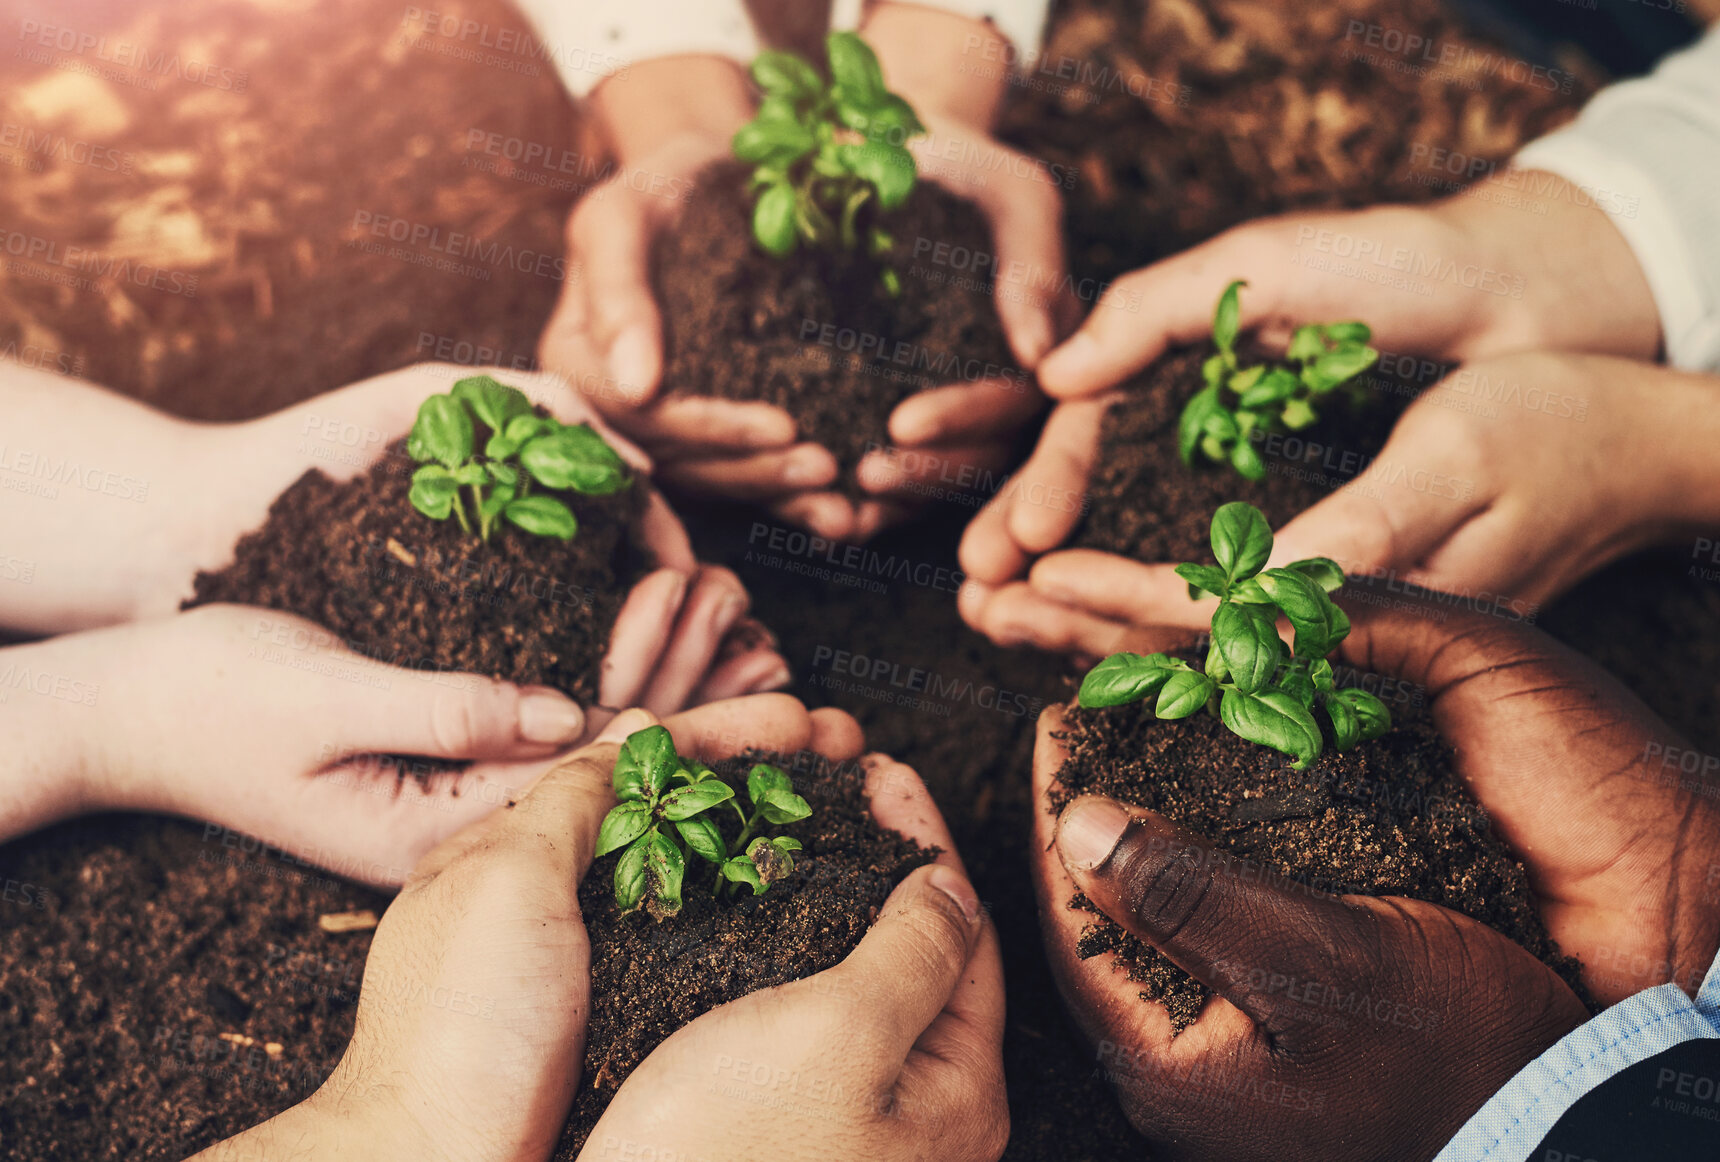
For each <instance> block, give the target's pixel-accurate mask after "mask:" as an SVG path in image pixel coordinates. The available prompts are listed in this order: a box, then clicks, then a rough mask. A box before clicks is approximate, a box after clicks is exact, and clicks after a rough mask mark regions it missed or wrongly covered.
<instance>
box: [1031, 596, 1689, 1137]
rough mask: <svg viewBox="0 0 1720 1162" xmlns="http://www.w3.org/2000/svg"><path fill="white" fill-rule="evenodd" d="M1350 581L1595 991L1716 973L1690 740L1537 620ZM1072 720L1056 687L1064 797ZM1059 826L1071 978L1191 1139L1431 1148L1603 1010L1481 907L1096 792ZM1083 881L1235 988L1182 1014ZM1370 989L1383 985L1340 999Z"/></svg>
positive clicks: (1048, 882) (1360, 660) (1082, 1015)
mask: <svg viewBox="0 0 1720 1162" xmlns="http://www.w3.org/2000/svg"><path fill="white" fill-rule="evenodd" d="M1358 588H1360V586H1359V584H1358V583H1357V582H1354V581H1352V582H1351V583H1350V584H1349V585H1348V586H1347V587H1346V591H1345V592H1347V593H1349V594H1350V595H1351V596H1352V597H1354V596H1355V595H1356V594H1355V591H1356V590H1357V589H1358ZM1381 596H1382V597H1383V596H1385V595H1381ZM1343 599H1344V593H1340V594H1339V600H1340V603H1344V604H1346V607H1347V610H1348V612H1349V613H1350V615H1351V618H1352V620H1353V623H1354V629H1353V631H1352V633H1351V635H1350V637H1349V639H1348V640H1347V641H1346V642H1345V643H1344V645H1343V647H1342V648H1341V650H1340V657H1341V660H1343V661H1345V662H1348V663H1350V664H1352V665H1355V666H1357V667H1359V668H1362V669H1364V670H1372V671H1375V672H1378V673H1381V674H1386V675H1390V676H1393V677H1396V678H1399V679H1400V680H1403V681H1407V682H1410V683H1414V684H1418V685H1420V686H1422V687H1424V688H1425V690H1426V694H1427V699H1428V703H1429V705H1430V707H1431V710H1432V713H1433V717H1434V721H1435V723H1436V725H1437V726H1438V727H1439V729H1440V731H1441V732H1442V733H1443V734H1444V736H1445V737H1446V738H1447V739H1448V740H1450V741H1451V742H1452V743H1453V745H1454V746H1455V748H1456V751H1457V763H1458V773H1459V775H1460V776H1461V777H1462V778H1463V779H1464V780H1465V782H1466V783H1467V784H1468V786H1469V787H1470V789H1471V790H1472V791H1473V792H1474V793H1475V795H1476V796H1477V798H1479V799H1480V800H1481V801H1482V803H1483V804H1484V805H1485V806H1486V807H1487V809H1488V810H1489V812H1490V813H1491V815H1492V817H1493V819H1494V822H1495V825H1496V826H1498V827H1499V829H1500V831H1501V833H1502V834H1503V835H1504V837H1505V838H1506V839H1507V840H1509V841H1510V842H1511V843H1512V845H1513V846H1514V847H1515V848H1516V849H1517V851H1518V853H1519V854H1520V855H1521V856H1522V858H1523V859H1524V862H1525V863H1526V864H1527V866H1528V868H1529V873H1530V880H1531V885H1532V887H1533V888H1534V890H1535V892H1536V894H1537V899H1538V903H1539V905H1540V908H1541V913H1542V916H1543V918H1544V919H1545V921H1546V923H1547V926H1548V929H1549V931H1551V933H1552V935H1553V936H1554V938H1555V939H1556V940H1558V941H1559V943H1560V945H1561V947H1562V948H1563V950H1564V951H1566V952H1568V953H1570V954H1572V955H1574V956H1577V957H1578V958H1579V959H1581V960H1582V961H1583V963H1584V969H1585V971H1584V980H1585V983H1586V984H1587V985H1588V986H1589V988H1590V989H1591V990H1592V991H1593V992H1594V994H1595V995H1596V997H1597V998H1598V999H1600V1000H1602V1001H1604V1002H1609V1003H1610V1002H1612V1001H1616V1000H1619V999H1621V998H1623V997H1625V996H1628V995H1630V994H1631V993H1633V992H1636V991H1638V990H1639V989H1642V988H1645V987H1648V986H1650V985H1654V984H1659V983H1663V982H1665V981H1668V980H1671V981H1675V982H1676V983H1678V984H1680V985H1682V986H1684V987H1685V988H1686V989H1687V990H1690V991H1694V989H1695V988H1696V986H1697V984H1698V983H1699V982H1700V980H1701V977H1702V974H1703V972H1704V970H1705V969H1706V968H1707V966H1708V964H1709V963H1710V962H1711V961H1712V959H1713V957H1714V953H1715V948H1716V945H1717V944H1720V917H1717V916H1715V915H1712V914H1709V915H1703V913H1702V908H1701V899H1702V895H1703V891H1704V888H1703V884H1704V882H1705V877H1706V875H1707V869H1708V868H1709V866H1710V865H1712V864H1713V863H1714V862H1715V861H1716V860H1717V859H1720V811H1717V810H1716V808H1715V805H1714V804H1712V803H1711V802H1709V801H1707V800H1705V799H1704V798H1703V797H1702V796H1700V795H1697V794H1695V793H1694V792H1693V791H1692V790H1690V789H1688V788H1686V787H1684V786H1682V785H1680V784H1679V782H1678V780H1677V779H1676V778H1675V779H1672V780H1665V779H1663V778H1662V777H1661V775H1662V773H1663V766H1662V764H1663V763H1664V762H1666V761H1667V756H1668V755H1674V756H1676V755H1678V754H1680V753H1681V748H1685V747H1686V745H1687V744H1685V743H1684V742H1683V740H1681V739H1679V738H1678V737H1677V736H1676V735H1675V734H1673V732H1672V731H1671V730H1670V729H1669V728H1668V727H1666V726H1665V725H1664V724H1663V723H1661V722H1660V721H1659V720H1658V719H1657V718H1656V717H1655V716H1654V715H1653V714H1651V713H1650V712H1649V711H1648V709H1647V708H1646V707H1644V706H1643V705H1642V704H1641V703H1640V702H1639V701H1637V700H1636V699H1635V698H1634V697H1633V696H1632V695H1630V694H1629V693H1627V692H1626V691H1625V690H1624V689H1623V688H1622V687H1621V686H1619V685H1618V684H1617V683H1616V682H1615V681H1613V680H1612V679H1611V678H1610V677H1608V676H1607V675H1605V674H1604V673H1602V672H1601V671H1600V670H1599V669H1598V668H1597V667H1595V666H1593V665H1592V664H1590V663H1589V662H1587V661H1585V660H1584V659H1581V658H1579V657H1578V656H1576V655H1575V654H1573V653H1571V652H1570V651H1568V650H1566V649H1565V648H1564V647H1562V646H1560V645H1558V644H1557V643H1555V642H1553V641H1552V640H1551V639H1549V638H1547V637H1545V636H1544V635H1542V634H1540V633H1538V632H1537V631H1534V630H1532V629H1529V628H1527V627H1524V626H1521V625H1517V624H1512V623H1510V622H1508V621H1505V620H1502V619H1499V618H1494V617H1489V616H1485V615H1482V614H1476V613H1468V612H1463V611H1458V610H1456V609H1451V608H1445V609H1435V608H1433V607H1431V606H1429V605H1427V604H1425V603H1420V602H1413V601H1410V600H1409V599H1407V598H1404V597H1402V596H1401V595H1391V596H1390V598H1389V601H1390V602H1391V604H1384V605H1379V606H1369V605H1362V604H1360V603H1358V602H1355V601H1350V602H1347V603H1346V602H1344V600H1343ZM1061 724H1062V719H1061V713H1060V711H1059V710H1057V709H1055V708H1053V709H1052V710H1049V711H1047V712H1046V714H1045V715H1044V716H1043V717H1042V718H1041V720H1040V734H1039V742H1038V746H1037V748H1036V751H1035V761H1034V781H1035V787H1036V791H1037V793H1038V794H1040V795H1041V796H1043V795H1044V794H1045V793H1046V792H1047V791H1048V790H1049V789H1050V787H1051V785H1052V782H1053V780H1054V778H1055V775H1056V772H1057V770H1058V768H1059V767H1060V766H1061V764H1062V762H1063V757H1064V756H1063V748H1062V746H1061V744H1060V743H1059V742H1058V741H1057V740H1056V739H1055V738H1053V737H1052V732H1053V731H1056V730H1058V729H1060V727H1061ZM1665 769H1666V771H1667V773H1674V774H1675V773H1676V771H1675V768H1665ZM1054 832H1055V834H1054ZM1035 839H1036V842H1035V844H1034V852H1035V859H1034V873H1035V882H1036V885H1037V887H1038V891H1039V901H1040V909H1041V915H1042V921H1043V925H1044V929H1045V936H1046V941H1047V945H1048V948H1049V951H1050V956H1051V962H1052V966H1053V969H1054V971H1055V972H1056V974H1057V976H1058V979H1059V983H1060V985H1061V988H1062V991H1063V993H1064V997H1065V999H1066V1001H1067V1002H1068V1003H1069V1005H1070V1007H1071V1009H1072V1010H1073V1011H1074V1013H1075V1016H1076V1019H1077V1020H1078V1022H1079V1023H1080V1024H1081V1026H1082V1027H1083V1029H1084V1030H1085V1031H1086V1033H1087V1035H1088V1036H1089V1037H1090V1038H1091V1039H1092V1040H1093V1041H1095V1042H1096V1043H1097V1045H1098V1048H1099V1057H1100V1062H1099V1063H1100V1065H1101V1067H1102V1068H1104V1069H1105V1070H1106V1071H1107V1072H1108V1073H1109V1074H1110V1076H1111V1077H1112V1079H1113V1080H1114V1081H1115V1083H1116V1084H1117V1087H1118V1093H1119V1096H1120V1098H1121V1100H1122V1103H1123V1108H1124V1111H1125V1113H1126V1114H1127V1115H1128V1117H1129V1119H1130V1121H1131V1122H1133V1123H1134V1125H1135V1126H1136V1127H1137V1128H1138V1129H1140V1130H1141V1131H1142V1132H1143V1133H1144V1134H1146V1135H1147V1136H1148V1137H1149V1138H1150V1139H1152V1140H1153V1141H1154V1143H1155V1145H1157V1146H1160V1147H1162V1149H1163V1153H1164V1156H1165V1157H1167V1158H1172V1159H1175V1158H1184V1157H1200V1158H1203V1159H1237V1160H1241V1159H1264V1158H1272V1159H1289V1158H1303V1157H1307V1158H1321V1159H1348V1158H1356V1159H1371V1158H1378V1157H1390V1158H1404V1159H1409V1158H1427V1157H1431V1156H1432V1155H1433V1154H1434V1153H1435V1152H1437V1150H1438V1149H1439V1148H1440V1147H1441V1146H1442V1145H1443V1144H1444V1143H1445V1142H1446V1141H1447V1140H1449V1138H1450V1137H1451V1135H1452V1134H1454V1133H1455V1132H1456V1131H1457V1130H1458V1129H1459V1128H1460V1127H1461V1126H1462V1124H1463V1123H1464V1122H1465V1121H1466V1120H1467V1119H1468V1118H1469V1116H1470V1115H1471V1114H1473V1113H1474V1112H1475V1110H1476V1109H1478V1108H1479V1107H1480V1106H1481V1105H1482V1104H1483V1103H1484V1102H1485V1101H1486V1100H1487V1098H1488V1097H1490V1096H1491V1095H1492V1094H1493V1093H1494V1092H1495V1091H1496V1090H1497V1089H1498V1088H1499V1087H1500V1086H1501V1085H1503V1084H1504V1083H1505V1082H1506V1081H1507V1080H1509V1079H1510V1077H1511V1076H1512V1075H1513V1074H1515V1073H1516V1072H1517V1070H1518V1069H1520V1068H1521V1067H1522V1066H1523V1065H1525V1064H1527V1063H1528V1062H1529V1061H1530V1060H1532V1059H1533V1058H1534V1057H1536V1056H1538V1055H1539V1054H1540V1053H1541V1052H1542V1051H1543V1050H1544V1049H1545V1048H1546V1047H1547V1046H1549V1045H1551V1044H1552V1043H1553V1042H1554V1041H1556V1040H1557V1039H1558V1038H1559V1037H1560V1036H1562V1035H1563V1034H1564V1033H1566V1032H1568V1031H1569V1030H1571V1029H1572V1028H1575V1027H1576V1026H1577V1025H1578V1024H1580V1023H1581V1022H1582V1021H1583V1020H1584V1019H1585V1018H1586V1013H1585V1011H1584V1009H1583V1007H1582V1005H1581V1004H1580V1003H1579V1002H1578V1000H1577V998H1576V996H1575V995H1574V994H1573V993H1572V992H1571V991H1570V990H1569V989H1568V988H1566V987H1565V985H1564V984H1563V983H1562V982H1561V981H1560V980H1559V979H1558V977H1557V976H1555V975H1554V974H1553V973H1552V972H1551V971H1550V970H1548V969H1547V968H1545V967H1544V966H1543V965H1542V964H1541V963H1540V962H1539V961H1537V960H1535V959H1534V958H1533V957H1531V956H1530V955H1529V954H1528V953H1527V952H1525V951H1524V950H1523V949H1521V948H1520V947H1518V946H1517V945H1516V944H1514V943H1512V942H1511V941H1510V940H1508V939H1506V938H1505V937H1503V936H1501V935H1499V934H1498V933H1495V932H1494V931H1492V930H1491V929H1489V928H1487V927H1485V926H1483V925H1481V924H1479V923H1476V922H1474V921H1471V920H1468V919H1466V918H1464V917H1462V916H1459V915H1458V914H1456V913H1454V912H1450V911H1447V910H1446V909H1443V908H1440V907H1438V906H1436V905H1433V904H1428V903H1423V902H1420V901H1413V900H1405V899H1397V898H1380V899H1369V898H1365V897H1353V896H1345V897H1330V896H1324V895H1320V894H1317V893H1313V892H1310V891H1308V890H1306V889H1303V888H1301V887H1300V886H1298V885H1296V884H1293V883H1286V882H1284V881H1282V880H1272V879H1271V878H1270V877H1262V876H1261V875H1260V874H1259V869H1258V868H1252V867H1245V866H1243V865H1241V864H1239V863H1237V862H1235V861H1234V860H1232V859H1230V858H1229V857H1226V856H1224V855H1222V854H1219V853H1216V852H1215V851H1214V849H1213V848H1212V847H1211V846H1209V845H1208V844H1206V843H1205V842H1204V841H1202V840H1199V839H1197V838H1195V837H1192V836H1189V835H1186V834H1184V833H1182V832H1180V831H1179V830H1178V829H1177V828H1175V827H1174V826H1172V825H1171V824H1170V823H1169V822H1168V821H1166V820H1165V819H1163V818H1162V817H1159V816H1156V815H1153V814H1152V813H1150V812H1146V811H1139V810H1133V809H1129V810H1127V811H1124V810H1123V809H1122V808H1120V807H1119V805H1118V804H1116V803H1114V802H1112V801H1110V800H1106V799H1102V798H1098V797H1084V798H1082V799H1079V800H1077V801H1076V802H1075V803H1073V804H1071V805H1070V806H1069V808H1068V809H1067V810H1066V811H1065V812H1064V815H1063V817H1062V820H1061V822H1059V821H1057V820H1056V819H1054V818H1053V817H1052V816H1051V815H1050V813H1049V812H1047V811H1041V812H1038V813H1037V814H1036V823H1035ZM1077 888H1079V889H1080V890H1082V891H1084V892H1086V893H1087V895H1088V896H1089V897H1090V898H1091V899H1092V900H1093V902H1094V903H1095V904H1096V905H1097V906H1098V907H1099V908H1100V909H1101V910H1102V911H1103V912H1105V914H1107V915H1108V916H1110V917H1111V918H1112V919H1114V920H1116V921H1117V922H1118V923H1119V924H1121V925H1122V926H1123V927H1125V928H1126V929H1128V930H1129V931H1130V932H1132V933H1133V934H1135V935H1136V936H1138V937H1140V938H1141V939H1143V940H1146V941H1148V942H1149V943H1151V944H1153V945H1154V946H1156V947H1158V948H1159V949H1160V950H1161V951H1163V952H1164V953H1165V954H1166V955H1167V956H1169V957H1170V959H1172V960H1173V961H1175V962H1176V963H1177V964H1178V965H1180V966H1181V967H1182V968H1183V969H1185V970H1186V971H1188V972H1189V973H1191V974H1192V975H1193V976H1195V977H1196V978H1197V979H1199V980H1201V981H1202V983H1204V984H1205V985H1207V986H1208V987H1209V988H1211V989H1212V990H1213V991H1214V992H1215V993H1216V994H1217V996H1216V997H1215V999H1214V1000H1213V1001H1212V1002H1211V1003H1209V1004H1208V1006H1207V1007H1206V1009H1205V1010H1204V1011H1203V1012H1202V1014H1201V1016H1200V1019H1199V1020H1197V1021H1196V1022H1195V1024H1194V1025H1192V1026H1191V1027H1189V1028H1188V1029H1187V1030H1186V1031H1185V1032H1184V1033H1183V1034H1182V1035H1181V1036H1179V1037H1177V1038H1176V1039H1175V1040H1172V1039H1171V1037H1170V1023H1169V1018H1168V1017H1167V1016H1166V1014H1165V1012H1164V1010H1163V1009H1162V1008H1160V1007H1159V1006H1157V1005H1153V1004H1149V1003H1146V1002H1143V1001H1141V1000H1139V999H1138V997H1137V996H1136V991H1137V990H1136V986H1134V985H1132V984H1130V983H1129V982H1128V981H1127V980H1126V979H1124V978H1123V977H1122V976H1121V975H1118V974H1115V973H1114V972H1113V971H1112V967H1111V965H1110V963H1109V962H1108V961H1107V960H1106V959H1104V958H1095V959H1093V960H1088V961H1082V960H1079V959H1077V958H1076V957H1075V955H1074V947H1075V941H1076V939H1077V938H1078V936H1079V934H1080V931H1081V929H1082V927H1083V926H1084V925H1085V922H1086V921H1085V917H1084V916H1083V914H1082V913H1080V912H1073V911H1070V910H1069V909H1068V907H1067V902H1068V899H1069V897H1070V895H1071V894H1072V893H1073V892H1074V891H1075V890H1076V889H1077ZM1352 994H1353V995H1355V996H1359V997H1367V998H1370V1000H1371V1001H1372V1003H1371V1004H1370V1005H1369V1006H1368V1007H1367V1009H1366V1010H1357V1009H1356V1008H1355V1007H1353V1006H1350V1005H1347V1004H1345V1003H1342V1002H1341V1000H1340V999H1341V998H1348V997H1349V996H1351V995H1352ZM1435 1078H1437V1079H1438V1084H1429V1082H1430V1079H1435Z"/></svg>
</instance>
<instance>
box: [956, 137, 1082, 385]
mask: <svg viewBox="0 0 1720 1162" xmlns="http://www.w3.org/2000/svg"><path fill="white" fill-rule="evenodd" d="M1003 152H1006V153H1010V152H1011V151H1003ZM1010 160H1011V169H1010V171H1009V172H1010V173H1011V174H1012V175H1016V176H1015V178H1014V180H1011V181H1004V182H986V183H984V184H982V185H980V186H978V187H977V188H976V189H975V190H974V192H973V198H974V200H975V202H977V203H978V205H979V207H980V210H981V211H982V212H983V213H984V214H985V216H986V218H987V219H988V220H989V221H990V223H991V236H992V242H993V245H994V246H995V247H996V250H997V272H998V277H997V278H996V279H995V280H994V292H995V294H996V299H997V315H998V318H999V319H1001V320H1002V321H1003V330H1004V333H1005V334H1006V335H1007V336H1008V337H1009V346H1010V350H1011V351H1013V352H1014V353H1015V357H1016V358H1017V359H1018V360H1020V361H1021V365H1022V366H1023V367H1027V368H1032V367H1035V366H1037V365H1038V363H1039V361H1040V360H1041V359H1043V358H1044V357H1045V353H1046V352H1048V351H1050V350H1051V345H1052V344H1053V343H1055V342H1056V341H1057V325H1056V315H1057V313H1058V308H1059V304H1058V299H1059V296H1060V294H1061V291H1062V287H1063V276H1064V271H1065V265H1066V264H1065V260H1064V254H1063V203H1062V200H1061V199H1060V198H1059V197H1058V196H1057V191H1056V187H1055V186H1054V185H1053V184H1052V179H1051V177H1050V175H1049V174H1047V173H1045V172H1044V168H1043V167H1042V166H1040V165H1039V163H1038V162H1035V161H1033V160H1031V159H1030V158H1027V157H1024V156H1022V155H1020V154H1013V153H1011V158H1010ZM1024 167H1031V168H1032V169H1034V170H1037V171H1038V172H1037V173H1036V174H1035V176H1034V177H1031V178H1029V177H1023V176H1020V175H1022V174H1024V173H1027V172H1029V170H1028V169H1027V168H1024Z"/></svg>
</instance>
